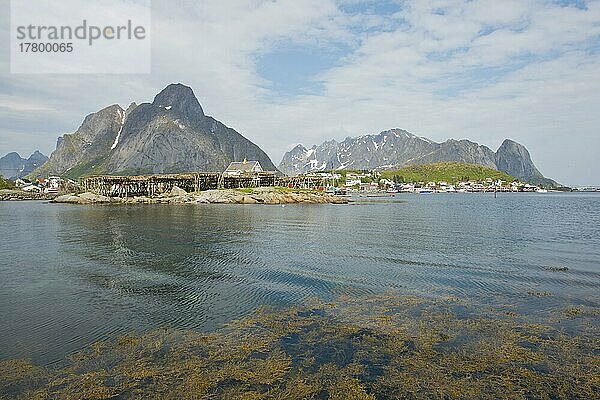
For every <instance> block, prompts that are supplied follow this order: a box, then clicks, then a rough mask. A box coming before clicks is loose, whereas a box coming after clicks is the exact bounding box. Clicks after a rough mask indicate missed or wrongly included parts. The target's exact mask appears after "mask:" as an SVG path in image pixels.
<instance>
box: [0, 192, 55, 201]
mask: <svg viewBox="0 0 600 400" xmlns="http://www.w3.org/2000/svg"><path fill="white" fill-rule="evenodd" d="M55 197H56V195H55V194H46V193H38V192H26V191H24V190H15V189H1V190H0V201H21V200H52V199H54V198H55Z"/></svg>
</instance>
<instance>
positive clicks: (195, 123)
mask: <svg viewBox="0 0 600 400" xmlns="http://www.w3.org/2000/svg"><path fill="white" fill-rule="evenodd" d="M244 159H248V160H256V161H259V162H260V164H261V166H262V168H263V169H264V170H266V171H276V170H277V169H276V168H275V165H274V164H273V162H272V161H271V159H270V158H269V156H267V154H266V153H265V152H264V151H262V150H261V149H260V148H259V147H258V146H257V145H256V144H254V143H252V142H251V141H249V140H248V139H246V138H245V137H244V136H242V135H240V134H239V133H238V132H236V131H235V130H234V129H231V128H229V127H227V126H225V125H224V124H223V123H221V122H219V121H217V120H216V119H214V118H212V117H210V116H206V115H205V114H204V111H203V109H202V106H201V105H200V103H199V102H198V99H197V98H196V96H195V95H194V93H193V91H192V89H191V88H190V87H187V86H184V85H182V84H171V85H169V86H167V87H166V88H165V89H163V90H162V91H161V92H160V93H159V94H157V95H156V97H155V98H154V100H153V101H152V103H142V104H139V105H137V104H135V103H132V104H131V105H130V106H129V107H128V108H127V110H124V109H123V108H121V107H120V106H119V105H117V104H115V105H112V106H109V107H106V108H104V109H102V110H100V111H98V112H96V113H93V114H90V115H88V116H87V117H86V118H85V119H84V121H83V123H82V124H81V126H80V127H79V129H77V131H76V132H75V133H72V134H66V135H64V136H62V137H60V138H59V139H58V142H57V145H56V150H55V151H54V152H53V153H52V155H51V156H50V159H49V160H48V162H46V163H45V164H44V165H43V166H42V167H41V168H38V169H37V170H35V171H34V172H33V174H32V175H34V176H46V175H50V174H58V175H64V176H69V177H79V176H82V175H86V174H111V175H120V174H122V175H133V174H146V173H176V172H189V171H207V172H208V171H223V170H225V168H227V166H228V165H229V163H230V162H232V161H242V160H244Z"/></svg>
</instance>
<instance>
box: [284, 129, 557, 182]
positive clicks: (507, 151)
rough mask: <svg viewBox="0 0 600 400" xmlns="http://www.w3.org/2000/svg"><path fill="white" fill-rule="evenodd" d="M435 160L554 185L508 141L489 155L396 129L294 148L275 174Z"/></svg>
mask: <svg viewBox="0 0 600 400" xmlns="http://www.w3.org/2000/svg"><path fill="white" fill-rule="evenodd" d="M440 161H457V162H464V163H469V164H479V165H484V166H487V167H490V168H495V169H499V170H501V171H504V172H507V173H509V174H511V175H512V176H515V177H517V178H520V179H523V180H524V181H528V182H531V183H538V184H543V185H547V186H551V185H554V184H556V182H554V181H552V180H550V179H547V178H544V176H543V175H542V174H541V173H540V172H539V171H538V170H537V169H536V168H535V166H534V164H533V162H532V161H531V157H530V156H529V152H528V151H527V149H526V148H525V147H524V146H523V145H521V144H519V143H517V142H515V141H513V140H510V139H507V140H505V141H504V143H503V144H502V146H500V148H499V149H498V151H497V152H496V153H494V152H493V151H492V150H491V149H490V148H488V147H486V146H484V145H480V144H479V143H476V142H473V141H471V140H468V139H460V140H457V139H448V140H446V141H445V142H443V143H437V142H434V141H432V140H430V139H427V138H424V137H419V136H416V135H414V134H412V133H410V132H408V131H406V130H404V129H399V128H394V129H389V130H386V131H383V132H381V133H379V134H377V135H362V136H358V137H355V138H352V137H347V138H346V139H344V141H342V142H340V143H337V142H336V141H335V140H331V141H327V142H324V143H322V144H321V145H319V146H313V147H312V148H311V149H310V150H306V148H305V147H304V146H302V147H300V146H296V147H295V148H294V149H293V150H291V151H289V152H287V153H286V154H285V155H284V156H283V159H282V161H281V164H280V165H279V169H280V170H281V171H283V172H285V173H287V174H290V175H294V174H298V173H305V172H310V171H318V170H329V169H390V168H399V167H403V166H406V165H412V164H429V163H435V162H440Z"/></svg>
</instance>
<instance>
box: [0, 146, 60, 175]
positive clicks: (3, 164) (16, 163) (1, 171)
mask: <svg viewBox="0 0 600 400" xmlns="http://www.w3.org/2000/svg"><path fill="white" fill-rule="evenodd" d="M46 161H48V157H46V156H45V155H43V154H42V153H40V152H39V150H36V151H34V152H33V154H31V155H30V156H29V158H23V157H21V156H20V155H19V153H16V152H12V153H8V154H7V155H5V156H4V157H2V158H0V175H1V176H3V177H5V178H7V179H10V180H13V181H14V180H15V179H17V178H23V177H25V176H27V175H28V174H29V173H31V171H33V170H34V169H36V168H38V167H40V166H41V165H43V164H44V163H45V162H46Z"/></svg>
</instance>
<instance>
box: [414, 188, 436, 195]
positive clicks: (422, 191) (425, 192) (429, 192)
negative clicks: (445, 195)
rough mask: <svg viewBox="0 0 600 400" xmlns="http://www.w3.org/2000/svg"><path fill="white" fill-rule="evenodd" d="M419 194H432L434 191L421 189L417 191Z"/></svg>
mask: <svg viewBox="0 0 600 400" xmlns="http://www.w3.org/2000/svg"><path fill="white" fill-rule="evenodd" d="M417 192H418V193H419V194H431V193H433V189H430V188H420V189H418V190H417Z"/></svg>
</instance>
